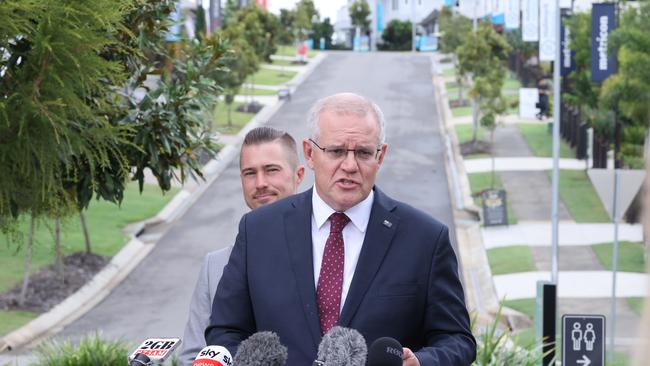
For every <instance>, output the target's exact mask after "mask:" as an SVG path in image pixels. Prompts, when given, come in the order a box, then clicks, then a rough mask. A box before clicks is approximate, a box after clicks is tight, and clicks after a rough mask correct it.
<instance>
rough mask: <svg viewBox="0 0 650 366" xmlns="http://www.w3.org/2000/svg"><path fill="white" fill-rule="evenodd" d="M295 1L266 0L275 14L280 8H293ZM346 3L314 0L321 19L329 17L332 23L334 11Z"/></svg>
mask: <svg viewBox="0 0 650 366" xmlns="http://www.w3.org/2000/svg"><path fill="white" fill-rule="evenodd" d="M297 2H298V0H267V3H268V7H269V10H270V11H271V12H273V13H275V14H280V9H293V8H294V7H295V6H296V3H297ZM346 3H347V1H346V0H314V5H316V9H318V13H319V14H320V18H321V20H322V19H325V18H326V17H329V18H330V20H331V23H332V24H333V23H334V22H335V21H336V12H337V11H338V10H339V8H340V7H341V6H343V5H345V4H346Z"/></svg>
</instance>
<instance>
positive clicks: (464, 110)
mask: <svg viewBox="0 0 650 366" xmlns="http://www.w3.org/2000/svg"><path fill="white" fill-rule="evenodd" d="M451 115H452V116H454V117H463V116H471V115H472V107H471V106H467V107H458V108H452V109H451Z"/></svg>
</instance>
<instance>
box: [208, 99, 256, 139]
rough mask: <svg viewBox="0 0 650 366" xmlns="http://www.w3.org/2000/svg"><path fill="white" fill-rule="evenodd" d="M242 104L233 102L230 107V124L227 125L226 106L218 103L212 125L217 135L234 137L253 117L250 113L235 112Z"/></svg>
mask: <svg viewBox="0 0 650 366" xmlns="http://www.w3.org/2000/svg"><path fill="white" fill-rule="evenodd" d="M242 104H244V103H239V102H233V103H232V106H231V116H230V118H231V124H230V125H229V124H228V105H227V104H226V103H219V104H218V105H217V107H216V109H215V113H214V123H213V124H212V127H213V128H214V129H215V130H216V131H217V132H219V133H222V134H226V135H234V134H236V133H238V132H239V130H241V129H242V128H243V127H244V126H246V124H247V123H248V122H249V121H250V120H251V119H252V118H253V116H255V115H254V114H252V113H246V112H237V108H239V107H240V106H241V105H242Z"/></svg>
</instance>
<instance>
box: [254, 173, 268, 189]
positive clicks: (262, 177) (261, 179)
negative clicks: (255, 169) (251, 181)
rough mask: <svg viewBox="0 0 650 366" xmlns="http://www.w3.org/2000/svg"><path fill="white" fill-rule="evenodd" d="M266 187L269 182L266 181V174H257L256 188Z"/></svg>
mask: <svg viewBox="0 0 650 366" xmlns="http://www.w3.org/2000/svg"><path fill="white" fill-rule="evenodd" d="M266 186H268V182H267V181H266V174H263V173H260V174H257V175H256V176H255V187H257V188H264V187H266Z"/></svg>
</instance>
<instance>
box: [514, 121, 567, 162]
mask: <svg viewBox="0 0 650 366" xmlns="http://www.w3.org/2000/svg"><path fill="white" fill-rule="evenodd" d="M517 127H518V128H519V131H520V132H521V134H522V135H523V136H524V139H526V142H527V143H528V147H530V150H532V152H533V154H534V155H535V156H540V157H549V158H550V157H552V156H553V151H552V150H553V136H552V135H551V134H550V133H548V127H547V126H546V125H545V124H530V123H519V124H517ZM560 157H561V158H573V157H575V155H574V154H573V150H571V147H570V146H569V145H568V144H567V143H566V142H565V141H564V140H562V139H560Z"/></svg>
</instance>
